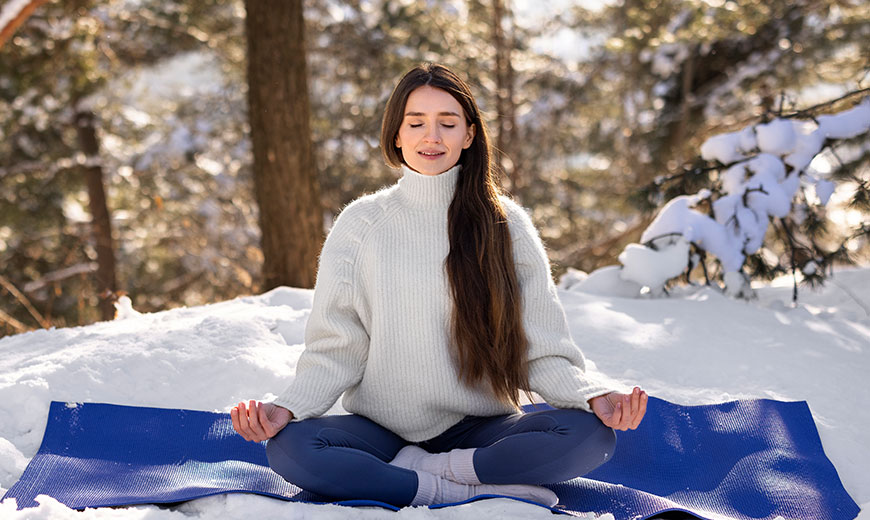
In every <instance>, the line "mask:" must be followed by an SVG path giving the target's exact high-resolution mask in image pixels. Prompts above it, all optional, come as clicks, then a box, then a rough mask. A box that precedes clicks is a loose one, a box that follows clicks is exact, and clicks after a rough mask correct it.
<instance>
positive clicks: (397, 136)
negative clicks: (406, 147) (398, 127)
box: [396, 134, 402, 148]
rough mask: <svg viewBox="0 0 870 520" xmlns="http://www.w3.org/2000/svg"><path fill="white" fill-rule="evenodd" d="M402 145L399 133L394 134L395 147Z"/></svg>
mask: <svg viewBox="0 0 870 520" xmlns="http://www.w3.org/2000/svg"><path fill="white" fill-rule="evenodd" d="M401 147H402V140H401V139H400V138H399V135H398V134H396V148H401Z"/></svg>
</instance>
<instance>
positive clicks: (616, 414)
mask: <svg viewBox="0 0 870 520" xmlns="http://www.w3.org/2000/svg"><path fill="white" fill-rule="evenodd" d="M620 422H622V400H621V399H620V400H619V401H617V402H616V406H614V407H613V413H612V414H611V415H610V421H609V422H608V424H607V426H609V427H611V428H613V429H618V428H619V423H620Z"/></svg>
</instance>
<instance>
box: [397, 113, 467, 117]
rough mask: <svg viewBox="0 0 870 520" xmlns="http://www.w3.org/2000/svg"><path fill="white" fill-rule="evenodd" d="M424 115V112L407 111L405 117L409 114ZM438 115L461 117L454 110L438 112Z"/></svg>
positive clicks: (413, 115) (412, 115)
mask: <svg viewBox="0 0 870 520" xmlns="http://www.w3.org/2000/svg"><path fill="white" fill-rule="evenodd" d="M425 115H426V114H424V113H423V112H407V113H406V114H405V116H406V117H408V116H411V117H421V116H425ZM438 115H439V116H453V117H462V116H460V115H459V114H457V113H456V112H438Z"/></svg>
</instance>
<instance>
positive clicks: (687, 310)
mask: <svg viewBox="0 0 870 520" xmlns="http://www.w3.org/2000/svg"><path fill="white" fill-rule="evenodd" d="M611 271H613V270H611ZM593 274H594V273H593ZM612 274H613V273H611V275H612ZM735 274H736V273H735ZM617 277H618V276H617ZM583 278H584V277H583V276H582V275H580V274H579V273H573V274H572V277H571V278H570V279H569V281H571V283H572V284H573V286H572V289H571V290H561V289H560V297H561V299H562V302H563V306H564V308H565V312H566V315H567V316H568V319H569V322H570V324H571V331H572V334H573V336H574V337H575V338H577V339H578V343H579V344H580V345H581V347H582V348H583V350H584V352H585V354H586V355H587V358H588V359H589V370H590V372H593V373H596V374H598V373H600V374H607V375H608V376H610V377H612V378H614V379H615V380H616V381H617V382H620V383H622V384H625V385H632V384H635V383H637V384H640V385H642V386H643V387H644V388H646V389H647V390H648V391H649V392H650V393H651V394H652V395H655V396H658V397H661V398H664V399H667V400H670V401H673V402H677V403H681V404H709V403H715V402H721V401H727V400H731V399H739V398H774V399H781V400H806V401H808V402H809V405H810V409H811V411H812V413H813V416H814V418H815V420H816V422H817V425H818V427H819V431H820V435H821V438H822V442H823V445H824V447H825V450H826V452H827V454H828V456H829V457H830V458H831V460H832V461H833V463H834V465H835V466H836V467H837V469H838V470H839V473H840V476H841V478H842V480H843V483H844V485H845V487H846V489H847V490H848V491H849V492H850V493H851V495H852V497H853V498H854V499H855V500H856V501H857V502H858V503H859V504H861V505H862V506H863V507H864V508H865V509H867V508H870V476H868V475H867V473H866V468H868V467H870V451H868V450H867V449H866V446H868V445H870V411H868V410H867V409H866V407H863V406H856V405H855V403H864V402H867V401H868V400H870V391H868V389H867V386H866V377H867V369H868V366H870V365H868V359H867V355H868V350H870V296H868V295H870V268H863V269H854V270H844V271H838V272H836V273H835V276H834V278H833V279H831V280H830V282H829V283H828V285H826V286H825V287H824V288H823V289H821V290H819V291H812V290H809V289H804V290H803V291H802V292H801V299H800V303H799V304H798V305H797V306H791V305H790V304H789V303H787V302H789V301H790V298H791V286H790V283H791V282H790V278H789V279H786V280H783V281H782V282H781V283H779V282H778V283H775V284H774V285H773V286H770V287H763V288H758V290H757V294H758V299H756V300H754V301H752V302H746V301H742V300H734V299H731V298H728V297H726V296H724V295H722V294H720V293H719V292H718V291H716V290H714V289H711V288H699V287H681V288H680V287H678V288H677V289H675V290H674V291H673V292H672V295H671V297H670V298H664V299H638V298H621V297H614V296H601V295H592V294H589V293H587V292H583V291H582V290H581V289H582V287H583V283H577V280H579V279H583ZM593 278H594V276H593V275H590V276H589V277H588V278H585V280H586V281H588V280H592V279H593ZM311 297H312V293H311V291H309V290H302V289H293V288H278V289H275V290H273V291H270V292H268V293H265V294H262V295H259V296H251V297H245V298H238V299H235V300H231V301H227V302H221V303H216V304H212V305H206V306H202V307H190V308H180V309H173V310H169V311H164V312H159V313H152V314H141V315H137V314H136V313H135V311H133V309H132V307H131V306H128V302H126V301H124V302H123V303H122V304H121V306H122V308H123V309H124V311H123V312H124V319H119V320H116V321H111V322H104V323H98V324H94V325H90V326H87V327H77V328H65V329H52V330H40V331H35V332H29V333H25V334H19V335H16V336H10V337H6V338H3V339H0V493H4V492H5V490H6V489H8V488H9V487H10V486H11V485H12V484H13V483H14V482H15V481H16V480H17V479H18V477H19V476H20V475H21V473H22V471H23V470H24V466H25V464H26V462H27V461H28V460H29V459H30V458H32V457H33V455H34V454H35V453H36V451H37V449H38V447H39V443H40V441H41V435H42V432H43V429H44V426H45V420H46V417H47V414H48V406H49V402H50V401H51V400H59V401H67V402H85V401H87V402H109V403H116V404H127V405H141V406H158V407H178V408H189V409H198V410H214V411H224V412H226V411H228V410H229V408H230V407H231V406H232V405H233V404H234V403H236V402H237V401H239V400H242V399H248V398H256V399H270V398H271V397H273V396H274V394H276V393H278V392H280V391H281V390H283V389H284V387H285V385H286V384H287V383H288V381H289V380H290V379H291V378H292V377H293V374H294V371H295V367H296V361H297V359H298V357H299V354H300V353H301V351H302V349H303V332H304V326H305V321H306V319H307V316H308V314H309V312H310V307H311ZM340 411H341V408H340V406H335V407H334V408H333V410H332V412H333V413H334V412H340ZM385 514H387V513H386V512H384V511H383V510H379V509H349V508H342V507H338V506H314V505H308V504H295V503H287V502H283V501H280V500H276V499H271V498H267V497H261V496H256V495H249V494H242V493H233V494H228V495H220V496H215V497H209V498H204V499H199V500H194V501H190V502H188V503H185V504H182V505H178V506H173V507H169V508H159V507H156V506H137V507H129V508H121V509H96V510H88V511H86V512H84V513H78V512H74V511H72V510H69V509H67V508H66V507H64V506H63V505H62V504H59V503H57V502H56V501H54V500H52V499H50V498H48V497H44V498H42V499H41V501H40V506H39V507H38V508H33V509H25V510H22V511H20V512H18V511H15V506H14V504H13V503H11V501H6V502H3V503H2V504H0V517H2V518H4V519H10V520H20V519H24V518H28V519H67V518H69V519H92V518H99V519H105V518H118V519H125V520H126V519H149V520H150V519H178V520H181V519H183V518H186V517H191V516H194V517H198V518H203V519H206V518H208V519H210V518H231V519H232V518H239V519H241V518H251V517H255V518H272V517H290V518H301V519H306V518H318V519H333V518H334V519H351V518H354V519H355V518H363V519H366V518H383V517H384V516H385ZM608 516H609V515H605V516H603V517H601V518H602V519H604V518H607V517H608ZM389 517H390V518H399V519H435V518H441V519H471V518H475V519H476V518H481V517H483V518H517V519H519V518H542V519H543V518H551V514H550V513H549V512H547V511H545V510H543V509H539V508H536V507H535V506H530V505H527V504H523V503H520V502H514V501H509V500H505V499H496V500H486V501H481V502H477V503H472V504H467V505H463V506H459V507H455V508H447V509H441V510H429V509H426V508H406V509H403V510H402V511H400V512H399V513H397V514H396V515H393V514H392V513H389ZM589 518H590V519H591V518H594V516H589ZM859 518H860V519H862V520H870V513H867V512H864V513H862V515H861V516H859Z"/></svg>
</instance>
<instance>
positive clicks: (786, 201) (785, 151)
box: [596, 98, 870, 295]
mask: <svg viewBox="0 0 870 520" xmlns="http://www.w3.org/2000/svg"><path fill="white" fill-rule="evenodd" d="M816 121H817V123H816V122H814V121H802V120H793V119H781V118H775V119H773V120H772V121H770V122H767V123H760V124H757V125H754V126H747V127H745V128H743V129H742V130H739V131H735V132H730V133H724V134H718V135H714V136H712V137H710V138H708V139H707V140H706V141H704V143H703V144H702V145H701V157H702V158H703V159H704V160H706V161H711V162H717V163H719V164H720V165H721V168H722V169H724V171H722V170H719V184H720V185H721V189H720V191H719V193H718V194H717V196H716V198H715V199H714V200H713V197H712V195H711V193H710V191H709V190H707V189H705V190H702V191H700V192H698V193H696V194H694V195H682V196H678V197H675V198H674V199H672V200H670V201H669V202H668V203H667V204H665V206H664V207H663V208H662V209H661V211H660V212H659V213H658V215H656V218H655V219H654V220H653V222H652V223H651V224H650V226H649V227H648V228H647V229H646V230H645V231H644V232H643V234H642V236H641V242H642V243H643V244H644V245H638V244H629V245H628V246H627V247H626V249H625V251H624V252H623V253H622V255H620V257H619V260H620V262H621V263H622V272H620V273H619V276H620V277H622V278H627V279H630V280H633V281H634V282H636V283H639V284H641V285H643V286H646V287H648V288H649V289H650V291H651V292H652V293H653V294H660V293H661V292H662V287H663V285H664V284H665V283H666V282H667V281H668V280H667V279H664V280H662V279H661V278H662V275H663V274H664V273H668V272H674V273H675V274H674V277H676V276H679V275H680V274H682V273H683V272H685V270H686V268H688V267H689V264H690V261H689V258H688V257H686V261H685V264H684V269H682V270H679V269H677V267H678V266H677V264H676V259H677V257H678V255H677V251H673V253H674V254H673V255H666V254H662V253H663V252H662V251H655V250H654V248H652V249H649V250H648V251H644V250H643V248H644V247H647V246H648V243H649V241H650V240H652V239H653V238H655V237H658V236H663V235H668V234H671V235H681V236H682V237H683V238H684V239H685V240H687V241H689V242H690V243H692V244H695V245H696V246H698V247H699V248H701V249H703V250H705V251H707V252H709V253H711V254H712V255H713V256H714V257H716V259H718V260H719V262H720V263H721V264H722V267H723V268H724V273H723V274H724V280H725V284H726V287H727V289H726V292H727V293H728V294H741V293H742V294H745V293H746V291H745V290H744V287H743V286H744V283H743V281H742V277H741V276H740V275H739V271H740V269H741V268H742V266H743V263H744V262H745V259H746V256H747V255H751V254H754V253H755V252H757V251H758V250H759V249H760V248H761V247H762V245H763V244H764V238H765V235H766V233H767V229H768V226H769V223H770V220H771V218H785V217H787V216H789V215H792V216H793V219H794V220H795V221H796V222H803V220H804V217H805V216H806V208H805V207H804V206H802V205H801V204H799V203H798V204H794V203H793V202H794V199H795V194H796V193H797V192H798V189H799V188H800V187H801V184H802V183H803V184H805V185H806V186H807V187H809V188H811V190H812V191H813V192H814V193H815V195H816V199H817V201H818V203H819V204H821V205H822V206H825V205H827V204H828V202H829V200H830V198H831V195H832V194H833V193H834V192H835V191H836V186H835V185H834V183H833V182H831V180H829V179H825V178H820V177H818V176H816V174H822V172H825V173H828V174H829V173H830V172H831V169H830V167H829V164H828V163H829V161H828V159H827V158H826V157H825V155H824V153H820V152H822V147H823V146H824V144H825V142H826V140H827V139H835V140H836V139H851V138H855V137H858V136H860V135H862V134H865V133H867V132H868V130H870V98H868V99H865V100H864V101H862V102H861V103H859V104H858V105H856V106H855V107H853V108H851V109H849V110H844V111H843V112H840V113H837V114H828V115H823V116H818V117H817V118H816ZM726 166H727V168H726ZM702 200H711V203H712V210H713V211H712V217H713V218H710V217H709V216H708V215H706V214H705V213H702V212H701V211H698V210H696V209H694V208H695V207H696V206H697V205H698V204H699V202H700V201H702ZM626 262H629V263H626ZM611 280H612V281H613V280H614V278H612V277H611ZM729 280H730V281H731V282H732V283H739V286H738V287H728V281H729ZM614 290H617V289H616V287H615V285H614ZM619 290H620V291H621V289H619ZM596 291H598V292H599V293H602V294H606V284H601V283H600V284H599V285H598V287H597V289H596ZM610 294H613V295H616V294H617V293H615V292H614V293H610ZM618 294H623V293H622V292H619V293H618Z"/></svg>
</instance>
